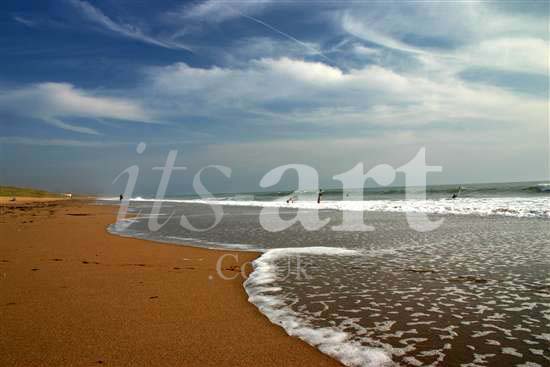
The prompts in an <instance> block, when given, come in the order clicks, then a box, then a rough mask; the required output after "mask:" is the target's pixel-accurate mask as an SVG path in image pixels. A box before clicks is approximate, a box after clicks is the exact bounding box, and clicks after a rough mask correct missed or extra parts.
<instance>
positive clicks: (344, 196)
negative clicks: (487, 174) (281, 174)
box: [99, 182, 550, 366]
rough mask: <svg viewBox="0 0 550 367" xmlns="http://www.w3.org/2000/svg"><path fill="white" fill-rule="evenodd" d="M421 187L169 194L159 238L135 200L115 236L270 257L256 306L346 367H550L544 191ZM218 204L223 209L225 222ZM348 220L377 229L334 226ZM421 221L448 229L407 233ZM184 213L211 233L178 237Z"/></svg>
mask: <svg viewBox="0 0 550 367" xmlns="http://www.w3.org/2000/svg"><path fill="white" fill-rule="evenodd" d="M426 191H427V195H426V198H425V199H409V200H407V198H406V195H405V189H404V188H379V189H367V190H351V191H347V192H343V191H342V190H324V192H323V196H322V201H321V203H320V204H318V203H317V201H316V199H317V192H307V191H304V192H262V193H242V194H218V195H213V196H212V197H210V198H199V197H196V196H181V197H172V198H165V199H163V201H162V207H161V211H160V212H159V213H157V214H155V215H154V219H155V220H158V221H159V222H160V223H163V222H164V221H166V223H165V224H164V225H163V226H162V227H161V228H160V229H159V230H156V231H152V230H150V229H149V228H150V227H149V225H148V221H149V220H150V219H151V218H152V217H151V209H152V207H153V202H154V199H153V198H147V197H135V198H133V199H131V200H130V211H131V212H132V213H133V214H134V215H135V217H132V218H131V219H127V220H125V221H124V224H125V225H124V226H117V225H116V224H113V225H111V226H110V227H109V231H110V232H112V233H114V234H118V235H122V236H131V237H137V238H143V239H150V240H154V241H159V242H168V243H175V244H192V245H195V246H200V247H207V248H223V249H232V250H235V249H237V250H243V251H259V252H262V253H263V254H262V256H260V257H259V258H258V259H257V260H256V261H255V262H254V264H253V265H254V270H253V272H252V273H251V274H250V276H249V278H248V279H246V280H244V284H243V285H244V288H245V290H246V292H247V293H248V295H249V301H250V302H251V303H253V304H254V305H255V306H256V307H257V308H258V309H259V311H260V312H262V313H263V314H264V315H265V316H267V318H268V319H269V320H270V321H271V322H273V323H275V324H277V325H280V326H281V327H283V328H284V329H285V330H286V332H287V333H288V334H289V335H293V336H296V337H298V338H300V339H302V340H304V341H306V342H307V343H309V344H311V345H313V346H315V347H317V348H318V349H319V350H320V351H322V352H323V353H326V354H328V355H330V356H332V357H334V358H336V359H338V360H339V361H341V362H342V363H343V364H345V365H348V366H385V365H403V366H430V365H431V366H440V365H445V366H504V365H525V366H548V365H550V184H547V183H539V182H530V183H499V184H473V185H468V184H465V185H461V187H460V189H459V188H458V185H452V186H451V185H447V186H430V187H428V188H427V190H426ZM457 192H459V195H458V197H457V198H455V199H451V196H452V194H453V193H457ZM289 198H293V202H287V201H288V199H289ZM114 200H118V199H117V198H101V199H99V202H100V203H112V202H113V201H114ZM212 205H215V206H218V208H221V209H222V210H223V216H222V217H221V220H219V223H216V221H217V220H216V219H217V218H216V215H215V212H214V211H213V209H212V207H211V206H212ZM267 209H270V210H267ZM275 209H277V210H278V212H279V215H280V217H281V218H282V219H284V220H291V219H292V218H294V217H295V216H296V214H297V213H298V211H301V212H304V213H306V215H305V217H309V216H311V217H315V218H316V217H317V216H318V217H319V218H320V220H324V221H328V224H326V225H325V226H323V227H321V228H318V229H316V230H308V229H306V228H304V226H303V225H302V224H301V223H295V224H292V225H290V226H289V227H288V228H287V229H285V230H282V231H278V232H272V231H268V230H266V229H265V224H266V223H271V222H272V221H276V220H277V218H278V217H279V215H275V214H274V212H273V211H274V210H275ZM350 212H353V213H355V215H357V213H360V214H359V215H361V214H362V216H363V220H364V223H365V224H366V225H368V226H370V228H369V230H368V231H359V230H348V231H338V230H334V228H333V227H334V226H338V225H339V224H341V223H342V220H343V219H342V218H343V216H344V215H345V213H350ZM419 214H422V215H426V216H427V217H428V218H429V220H430V221H438V220H441V222H440V223H439V225H438V226H437V228H435V229H433V230H429V231H419V230H417V229H415V228H411V225H410V218H411V217H412V218H415V215H419ZM182 215H184V216H185V218H186V219H187V220H188V222H189V224H190V225H192V226H193V227H195V228H198V229H208V230H201V231H194V230H190V229H186V228H184V227H183V226H182V225H180V218H181V217H182ZM213 224H216V225H214V226H213ZM209 227H212V228H209ZM358 228H360V226H359V227H358Z"/></svg>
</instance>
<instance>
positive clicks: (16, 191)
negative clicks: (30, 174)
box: [0, 186, 63, 198]
mask: <svg viewBox="0 0 550 367" xmlns="http://www.w3.org/2000/svg"><path fill="white" fill-rule="evenodd" d="M0 196H24V197H35V198H42V197H56V196H63V194H58V193H54V192H48V191H44V190H37V189H31V188H27V187H15V186H0Z"/></svg>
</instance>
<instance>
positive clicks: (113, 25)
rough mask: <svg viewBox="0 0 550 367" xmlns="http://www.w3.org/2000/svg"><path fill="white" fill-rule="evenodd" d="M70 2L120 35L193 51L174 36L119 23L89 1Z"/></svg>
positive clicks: (84, 14) (95, 21) (90, 18)
mask: <svg viewBox="0 0 550 367" xmlns="http://www.w3.org/2000/svg"><path fill="white" fill-rule="evenodd" d="M70 3H71V4H73V6H74V7H75V8H76V9H77V10H79V11H80V13H81V14H82V15H83V16H85V17H86V19H88V20H89V21H91V22H93V23H96V24H98V25H100V26H101V27H103V28H104V29H107V30H109V31H111V32H113V33H116V34H118V35H119V36H123V37H127V38H131V39H135V40H138V41H141V42H145V43H148V44H151V45H155V46H160V47H164V48H169V49H183V50H187V51H191V48H190V47H189V46H187V45H185V44H183V43H181V42H177V41H175V40H174V39H173V38H172V39H164V38H158V37H153V36H150V35H147V34H145V33H144V32H143V31H142V30H141V29H139V28H138V27H136V26H134V25H131V24H125V23H117V22H115V21H113V20H112V19H111V18H109V17H108V16H106V15H105V14H104V13H103V12H102V11H101V10H99V9H98V8H96V7H94V6H93V5H91V4H89V3H87V2H86V1H81V0H70Z"/></svg>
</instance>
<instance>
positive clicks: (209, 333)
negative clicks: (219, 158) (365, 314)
mask: <svg viewBox="0 0 550 367" xmlns="http://www.w3.org/2000/svg"><path fill="white" fill-rule="evenodd" d="M114 221H115V213H114V209H113V207H109V206H97V205H90V204H89V203H87V202H85V201H81V200H61V201H45V200H39V201H38V202H37V201H33V200H30V201H26V202H23V201H19V200H18V202H16V203H12V202H4V203H2V204H1V205H0V234H1V237H2V241H0V289H1V292H0V320H2V321H1V322H2V327H1V328H0V351H1V352H0V365H2V366H54V365H55V366H69V365H70V366H74V365H78V366H86V365H113V366H130V365H131V366H140V365H158V366H160V365H162V366H176V365H177V366H219V365H232V366H306V365H312V366H313V365H314V366H337V365H339V364H338V363H337V362H336V361H334V360H332V359H330V358H329V357H327V356H325V355H323V354H321V353H320V352H319V351H317V350H316V349H314V348H312V347H310V346H309V345H307V344H305V343H303V342H301V341H300V340H298V339H296V338H293V337H289V336H288V335H286V334H285V332H284V331H283V330H282V329H281V328H279V327H276V326H274V325H272V324H270V323H269V321H268V320H267V319H266V318H265V317H264V316H263V315H261V314H260V312H259V311H258V310H257V309H256V308H255V307H254V306H253V305H251V304H250V303H248V301H247V296H246V294H245V292H244V290H243V287H242V282H243V278H242V277H241V276H239V275H238V274H239V270H240V268H241V267H242V266H243V265H244V266H245V268H246V269H248V270H250V266H246V263H247V262H249V261H251V260H253V259H254V258H255V257H257V256H258V254H257V253H244V252H228V251H214V250H205V249H199V248H193V247H185V246H176V245H167V244H156V243H153V242H149V241H143V240H138V239H131V238H122V237H117V236H113V235H110V234H108V233H107V232H106V226H107V225H108V224H110V223H113V222H114ZM227 254H230V255H234V256H237V257H238V261H237V260H235V258H233V257H227V256H226V257H225V258H224V259H225V261H224V262H223V263H222V268H223V269H224V270H223V275H224V276H226V277H230V276H236V278H235V279H233V280H224V279H222V278H221V277H220V276H219V275H218V274H217V273H216V264H217V261H218V259H219V258H220V257H221V256H222V255H227Z"/></svg>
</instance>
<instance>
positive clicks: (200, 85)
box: [148, 58, 547, 128]
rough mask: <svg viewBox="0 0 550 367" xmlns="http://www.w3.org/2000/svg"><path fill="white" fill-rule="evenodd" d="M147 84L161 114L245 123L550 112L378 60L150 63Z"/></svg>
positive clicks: (456, 118) (445, 119) (532, 118)
mask: <svg viewBox="0 0 550 367" xmlns="http://www.w3.org/2000/svg"><path fill="white" fill-rule="evenodd" d="M149 83H150V85H151V86H150V88H148V89H150V90H151V93H153V94H152V95H154V96H155V98H156V99H157V101H159V103H160V104H159V105H158V106H157V110H162V111H163V112H162V113H165V114H166V113H167V114H174V117H176V116H179V117H182V118H183V116H204V117H208V118H211V119H215V120H218V121H224V120H234V119H238V120H241V121H242V122H243V123H245V122H246V121H248V122H251V121H254V120H255V121H258V122H261V123H262V124H265V123H270V122H271V123H273V124H275V125H277V124H280V123H282V122H284V123H300V124H311V125H325V126H331V127H333V128H336V127H337V126H346V125H354V126H355V127H357V126H369V125H376V126H380V127H387V128H391V127H396V126H400V127H403V128H415V127H418V126H422V125H428V124H436V125H437V126H439V127H440V128H446V127H447V126H446V124H455V125H456V123H469V124H476V125H480V124H483V123H491V124H494V123H495V122H500V123H503V124H504V123H511V124H514V125H516V126H543V125H544V124H545V118H546V112H547V101H546V100H545V99H542V98H536V97H532V96H527V95H521V94H517V95H516V94H514V93H512V92H510V91H507V90H504V89H499V88H496V87H493V86H488V85H483V84H475V83H468V82H465V81H463V80H461V79H459V78H457V77H456V76H454V75H448V74H444V73H443V74H441V75H439V74H434V75H428V76H423V75H420V74H411V73H397V72H395V71H392V70H390V69H387V68H384V67H381V66H376V65H370V66H366V67H363V68H360V69H352V70H349V71H347V72H345V71H343V70H341V69H339V68H337V67H334V66H330V65H327V64H324V63H320V62H308V61H303V60H294V59H289V58H279V59H260V60H255V61H252V62H250V63H249V64H248V65H247V66H246V67H243V68H219V67H214V68H210V69H202V68H193V67H191V66H188V65H186V64H183V63H181V64H176V65H172V66H170V67H164V68H154V69H151V70H150V72H149ZM163 103H164V104H165V105H163ZM163 106H164V107H165V108H163ZM168 106H169V108H168ZM190 111H192V113H191V112H190Z"/></svg>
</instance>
